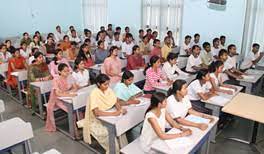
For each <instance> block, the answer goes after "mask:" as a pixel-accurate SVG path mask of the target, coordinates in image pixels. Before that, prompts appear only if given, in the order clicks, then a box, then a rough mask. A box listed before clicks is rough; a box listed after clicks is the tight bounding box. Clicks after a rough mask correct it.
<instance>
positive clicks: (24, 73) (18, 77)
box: [11, 70, 27, 103]
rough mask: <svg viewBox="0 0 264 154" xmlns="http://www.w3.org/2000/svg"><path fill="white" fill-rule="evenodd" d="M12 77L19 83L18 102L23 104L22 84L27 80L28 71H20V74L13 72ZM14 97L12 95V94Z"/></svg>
mask: <svg viewBox="0 0 264 154" xmlns="http://www.w3.org/2000/svg"><path fill="white" fill-rule="evenodd" d="M11 75H12V76H14V77H15V78H16V81H17V89H18V101H19V102H20V103H22V101H23V100H22V92H21V90H22V88H21V82H23V81H26V80H27V70H23V71H19V72H12V73H11ZM11 95H12V94H11Z"/></svg>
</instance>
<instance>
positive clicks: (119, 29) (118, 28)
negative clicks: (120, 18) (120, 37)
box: [116, 26, 121, 34]
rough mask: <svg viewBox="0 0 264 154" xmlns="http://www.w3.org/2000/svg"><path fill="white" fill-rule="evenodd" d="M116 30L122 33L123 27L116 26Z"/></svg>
mask: <svg viewBox="0 0 264 154" xmlns="http://www.w3.org/2000/svg"><path fill="white" fill-rule="evenodd" d="M116 32H118V33H119V34H120V33H121V27H119V26H117V27H116Z"/></svg>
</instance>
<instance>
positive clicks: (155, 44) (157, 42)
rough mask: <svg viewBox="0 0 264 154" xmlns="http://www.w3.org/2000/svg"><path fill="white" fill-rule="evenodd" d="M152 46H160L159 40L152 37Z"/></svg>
mask: <svg viewBox="0 0 264 154" xmlns="http://www.w3.org/2000/svg"><path fill="white" fill-rule="evenodd" d="M153 46H154V47H156V48H160V40H159V39H154V41H153Z"/></svg>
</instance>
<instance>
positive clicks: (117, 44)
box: [112, 40, 122, 48]
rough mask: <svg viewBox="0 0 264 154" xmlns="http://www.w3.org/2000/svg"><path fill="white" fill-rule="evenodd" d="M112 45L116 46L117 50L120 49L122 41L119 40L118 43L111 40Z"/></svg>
mask: <svg viewBox="0 0 264 154" xmlns="http://www.w3.org/2000/svg"><path fill="white" fill-rule="evenodd" d="M112 45H113V46H117V47H118V48H121V46H122V41H120V40H118V41H116V40H113V41H112Z"/></svg>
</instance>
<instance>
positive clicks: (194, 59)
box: [186, 45, 206, 74]
mask: <svg viewBox="0 0 264 154" xmlns="http://www.w3.org/2000/svg"><path fill="white" fill-rule="evenodd" d="M200 51H201V48H200V47H199V46H198V45H194V46H193V47H192V54H191V55H190V56H189V57H188V60H187V65H186V72H188V73H193V74H194V73H197V71H199V70H201V69H204V68H206V66H204V65H203V64H202V60H201V57H200Z"/></svg>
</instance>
